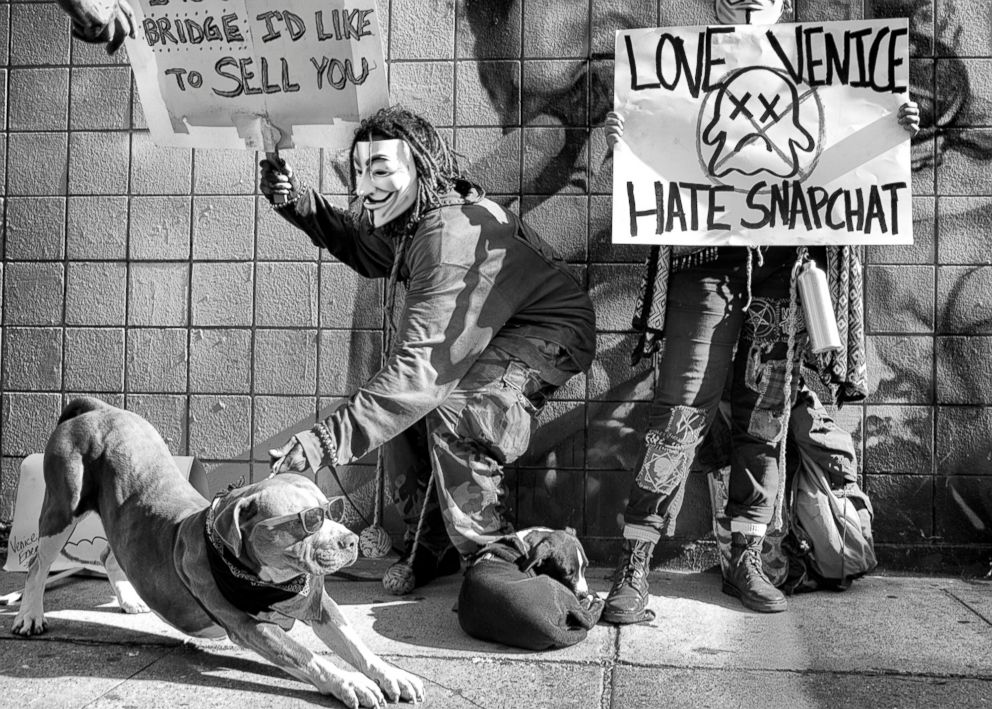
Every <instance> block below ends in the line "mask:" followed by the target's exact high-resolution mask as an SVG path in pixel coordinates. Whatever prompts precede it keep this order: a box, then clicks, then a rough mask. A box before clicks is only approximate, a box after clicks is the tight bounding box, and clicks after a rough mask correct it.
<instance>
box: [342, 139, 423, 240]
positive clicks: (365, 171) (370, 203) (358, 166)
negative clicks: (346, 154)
mask: <svg viewBox="0 0 992 709" xmlns="http://www.w3.org/2000/svg"><path fill="white" fill-rule="evenodd" d="M351 159H352V167H353V168H354V170H355V194H356V195H357V196H358V198H359V199H361V200H362V208H363V209H364V210H365V211H366V213H368V215H369V216H370V217H371V219H372V224H373V225H374V226H376V227H381V226H382V225H383V224H388V223H389V222H391V221H392V220H393V219H395V218H396V217H398V216H400V215H401V214H403V212H405V211H406V210H408V209H409V208H410V207H411V206H413V203H414V202H415V201H416V200H417V186H418V182H417V167H416V165H415V164H414V162H413V153H412V152H411V151H410V146H409V145H408V144H407V142H406V141H405V140H399V139H390V140H373V141H371V142H367V141H359V142H357V143H355V150H354V152H353V153H352V156H351Z"/></svg>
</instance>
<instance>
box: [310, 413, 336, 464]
mask: <svg viewBox="0 0 992 709" xmlns="http://www.w3.org/2000/svg"><path fill="white" fill-rule="evenodd" d="M311 431H312V432H313V433H315V434H316V435H317V438H319V439H320V447H321V448H323V449H324V454H325V455H326V456H327V458H328V460H329V461H330V465H332V466H333V465H337V457H338V447H337V446H336V445H334V439H333V438H331V432H330V431H329V430H327V426H325V425H324V424H323V423H317V424H315V425H314V427H313V428H312V429H311Z"/></svg>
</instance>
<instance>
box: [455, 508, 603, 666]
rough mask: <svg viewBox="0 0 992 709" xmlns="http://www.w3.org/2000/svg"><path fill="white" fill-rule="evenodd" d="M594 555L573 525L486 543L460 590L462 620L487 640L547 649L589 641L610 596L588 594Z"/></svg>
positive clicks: (464, 627)
mask: <svg viewBox="0 0 992 709" xmlns="http://www.w3.org/2000/svg"><path fill="white" fill-rule="evenodd" d="M588 566H589V560H588V558H587V557H586V553H585V550H583V548H582V544H581V543H580V542H579V540H578V538H577V537H576V536H575V532H573V531H572V530H570V529H569V530H556V529H549V528H547V527H531V528H528V529H523V530H521V531H519V532H517V533H516V534H511V535H508V536H506V537H502V538H501V539H498V540H497V541H495V542H493V543H492V544H489V545H487V546H485V547H483V548H482V549H481V550H480V551H479V552H478V553H477V554H476V555H475V556H474V557H473V559H472V561H471V564H470V566H469V568H468V570H467V571H466V572H465V580H464V581H463V582H462V588H461V591H460V592H459V594H458V622H459V624H460V625H461V627H462V630H464V631H465V632H466V633H468V634H469V635H471V636H472V637H474V638H478V639H480V640H488V641H491V642H499V643H503V644H504V645H512V646H515V647H523V648H526V649H528V650H548V649H551V648H561V647H568V646H569V645H574V644H575V643H577V642H580V641H581V640H584V639H585V637H586V634H587V633H588V631H589V629H591V628H592V627H593V626H594V625H596V623H597V622H598V621H599V616H600V614H601V613H602V610H603V601H602V600H601V599H600V598H599V597H597V596H596V595H595V594H591V593H589V586H588V584H587V583H586V576H585V572H586V568H587V567H588Z"/></svg>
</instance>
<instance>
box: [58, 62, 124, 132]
mask: <svg viewBox="0 0 992 709" xmlns="http://www.w3.org/2000/svg"><path fill="white" fill-rule="evenodd" d="M69 127H70V128H72V129H73V130H127V129H129V128H130V127H131V69H130V67H123V66H122V67H101V68H84V67H74V68H73V70H72V104H71V106H70V114H69Z"/></svg>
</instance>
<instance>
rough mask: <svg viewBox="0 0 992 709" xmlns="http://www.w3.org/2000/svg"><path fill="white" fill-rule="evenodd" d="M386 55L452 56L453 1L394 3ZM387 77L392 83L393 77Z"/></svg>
mask: <svg viewBox="0 0 992 709" xmlns="http://www.w3.org/2000/svg"><path fill="white" fill-rule="evenodd" d="M391 13H392V16H391V17H390V23H389V24H390V32H391V34H390V37H389V45H388V48H387V46H386V45H383V51H385V52H386V53H387V55H386V59H387V61H389V63H390V67H391V69H395V67H396V60H403V59H451V58H452V57H453V56H454V53H455V4H454V3H453V2H438V3H420V2H397V3H394V4H393V6H392V10H391ZM390 81H391V82H393V83H395V80H393V78H392V77H390Z"/></svg>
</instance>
